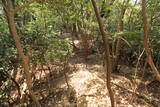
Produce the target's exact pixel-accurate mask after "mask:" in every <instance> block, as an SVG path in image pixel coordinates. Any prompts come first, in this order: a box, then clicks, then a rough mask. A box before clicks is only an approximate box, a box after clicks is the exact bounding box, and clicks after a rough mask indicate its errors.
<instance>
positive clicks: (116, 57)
mask: <svg viewBox="0 0 160 107" xmlns="http://www.w3.org/2000/svg"><path fill="white" fill-rule="evenodd" d="M128 2H129V0H128V1H127V2H126V3H128ZM124 4H125V1H124V3H123V6H122V8H121V12H120V17H119V19H118V27H117V28H118V29H117V31H118V32H123V28H124V22H123V18H124V15H125V12H126V7H125V5H124ZM121 36H122V35H121V34H119V35H118V36H117V38H116V45H115V50H113V51H115V52H114V57H113V71H117V67H118V61H119V55H120V48H121Z"/></svg>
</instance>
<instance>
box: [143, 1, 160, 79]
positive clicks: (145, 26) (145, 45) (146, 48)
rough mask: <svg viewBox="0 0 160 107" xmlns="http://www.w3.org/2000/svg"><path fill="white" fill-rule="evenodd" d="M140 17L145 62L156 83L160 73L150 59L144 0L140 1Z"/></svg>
mask: <svg viewBox="0 0 160 107" xmlns="http://www.w3.org/2000/svg"><path fill="white" fill-rule="evenodd" d="M142 16H143V31H144V38H143V40H144V48H145V52H146V55H147V62H148V64H149V65H150V67H151V69H152V71H153V73H154V74H155V77H156V79H157V80H158V81H160V73H159V71H158V70H157V68H156V66H155V64H154V62H153V59H152V52H151V49H150V47H149V36H148V35H149V25H148V24H149V23H148V18H147V13H146V0H142Z"/></svg>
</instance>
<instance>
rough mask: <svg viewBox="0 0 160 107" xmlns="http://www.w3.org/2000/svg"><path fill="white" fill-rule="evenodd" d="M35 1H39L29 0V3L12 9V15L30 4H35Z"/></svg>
mask: <svg viewBox="0 0 160 107" xmlns="http://www.w3.org/2000/svg"><path fill="white" fill-rule="evenodd" d="M37 1H40V0H31V1H29V2H27V3H25V4H23V5H22V6H20V7H18V8H16V9H14V13H17V12H18V11H20V10H21V9H23V8H26V7H28V6H29V5H30V4H32V3H34V2H37Z"/></svg>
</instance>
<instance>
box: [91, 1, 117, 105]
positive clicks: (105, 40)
mask: <svg viewBox="0 0 160 107" xmlns="http://www.w3.org/2000/svg"><path fill="white" fill-rule="evenodd" d="M91 1H92V5H93V8H94V11H95V14H96V18H97V22H98V24H99V30H100V32H101V35H102V40H103V43H104V49H105V63H106V65H107V66H106V69H107V72H106V77H107V82H106V83H107V84H106V85H107V89H108V92H109V96H110V100H111V106H112V107H115V102H114V94H113V92H112V89H111V72H112V63H111V58H110V50H109V41H108V38H106V33H105V31H104V28H103V23H102V20H101V18H100V14H99V10H98V8H97V6H96V2H95V0H91Z"/></svg>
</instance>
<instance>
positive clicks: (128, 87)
mask: <svg viewBox="0 0 160 107" xmlns="http://www.w3.org/2000/svg"><path fill="white" fill-rule="evenodd" d="M69 65H70V66H72V67H73V65H75V66H74V67H75V68H76V69H74V70H73V72H70V73H68V74H67V76H68V81H69V85H70V86H69V89H68V87H67V85H66V82H65V78H64V76H62V75H61V77H59V78H58V79H54V80H52V82H51V83H50V87H51V91H49V93H48V89H47V85H46V83H45V82H44V84H40V87H38V85H37V88H38V89H40V91H37V89H35V91H37V95H38V94H40V95H38V96H41V97H42V98H41V97H40V98H39V99H40V102H41V104H42V106H43V107H53V106H54V107H111V106H110V99H109V94H108V91H107V88H106V83H105V72H104V70H103V67H102V66H101V60H100V58H98V57H97V56H91V57H90V58H89V60H88V62H87V63H86V62H85V61H84V60H83V58H80V57H74V58H72V60H70V63H69ZM123 70H126V71H123ZM121 71H123V72H122V73H119V74H113V75H112V89H113V91H114V94H115V96H114V97H115V101H116V105H117V107H160V106H159V105H160V83H158V82H156V81H153V82H151V83H149V84H148V85H145V84H144V83H140V85H139V88H137V90H136V92H135V94H133V89H134V88H132V87H133V86H134V83H133V82H132V79H130V78H128V77H127V76H128V75H127V74H126V73H124V72H127V73H128V74H130V75H132V74H133V72H134V71H133V70H132V68H128V67H126V66H124V67H122V69H121V70H120V72H121ZM130 72H131V73H130ZM31 106H32V105H31Z"/></svg>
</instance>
